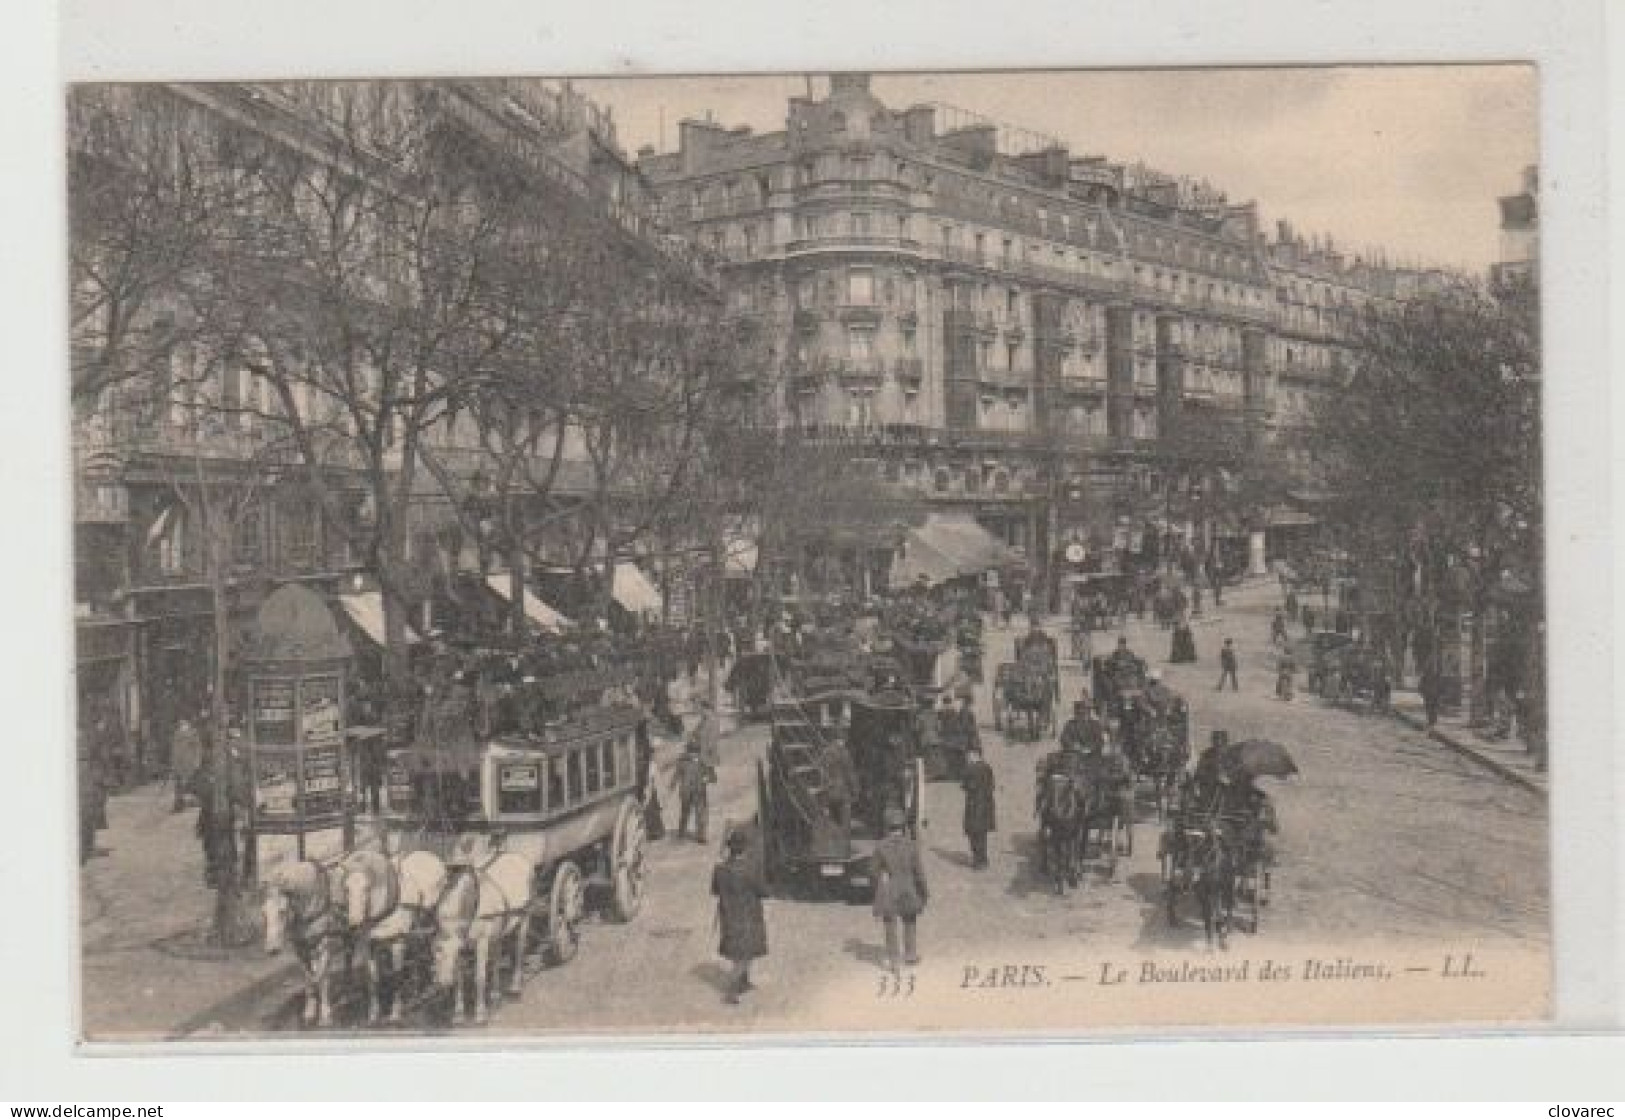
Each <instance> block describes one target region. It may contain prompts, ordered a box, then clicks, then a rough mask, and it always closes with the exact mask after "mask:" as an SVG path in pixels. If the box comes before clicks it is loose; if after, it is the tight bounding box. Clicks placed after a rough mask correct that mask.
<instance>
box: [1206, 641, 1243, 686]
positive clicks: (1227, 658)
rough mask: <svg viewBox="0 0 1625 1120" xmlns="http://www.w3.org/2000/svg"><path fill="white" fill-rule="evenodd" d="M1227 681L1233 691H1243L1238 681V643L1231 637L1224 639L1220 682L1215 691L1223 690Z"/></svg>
mask: <svg viewBox="0 0 1625 1120" xmlns="http://www.w3.org/2000/svg"><path fill="white" fill-rule="evenodd" d="M1225 681H1229V682H1230V691H1231V692H1240V691H1241V685H1240V684H1238V683H1237V681H1236V643H1235V641H1234V640H1233V639H1230V638H1226V639H1225V640H1224V648H1223V649H1221V650H1220V651H1219V683H1218V686H1217V687H1216V688H1214V690H1213V691H1215V692H1223V691H1224V682H1225Z"/></svg>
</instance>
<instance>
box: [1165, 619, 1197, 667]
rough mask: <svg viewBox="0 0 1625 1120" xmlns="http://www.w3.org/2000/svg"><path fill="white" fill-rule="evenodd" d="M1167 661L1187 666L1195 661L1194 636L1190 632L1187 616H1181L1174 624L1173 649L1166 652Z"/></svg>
mask: <svg viewBox="0 0 1625 1120" xmlns="http://www.w3.org/2000/svg"><path fill="white" fill-rule="evenodd" d="M1168 660H1169V661H1170V662H1171V663H1172V664H1175V665H1184V664H1189V663H1191V662H1193V661H1195V660H1196V636H1195V635H1194V634H1193V633H1192V632H1191V622H1190V618H1189V616H1187V615H1184V614H1181V615H1180V616H1179V619H1178V621H1177V622H1175V623H1174V640H1173V648H1172V649H1170V650H1169V651H1168Z"/></svg>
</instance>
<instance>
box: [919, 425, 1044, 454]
mask: <svg viewBox="0 0 1625 1120" xmlns="http://www.w3.org/2000/svg"><path fill="white" fill-rule="evenodd" d="M1043 442H1044V441H1043V437H1042V436H1041V435H1039V433H1037V432H1031V431H1021V432H1011V431H1005V430H1003V429H997V428H950V429H949V430H948V431H947V432H946V433H944V437H943V446H945V447H948V448H956V449H965V450H983V449H986V450H1033V451H1036V450H1041V449H1042V448H1043Z"/></svg>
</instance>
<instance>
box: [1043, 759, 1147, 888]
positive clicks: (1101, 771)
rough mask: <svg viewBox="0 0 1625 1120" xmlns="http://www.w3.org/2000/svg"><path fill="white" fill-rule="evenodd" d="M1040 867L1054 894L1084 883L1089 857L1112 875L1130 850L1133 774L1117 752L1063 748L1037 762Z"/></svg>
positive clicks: (1129, 853) (1130, 854)
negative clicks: (1120, 858)
mask: <svg viewBox="0 0 1625 1120" xmlns="http://www.w3.org/2000/svg"><path fill="white" fill-rule="evenodd" d="M1035 809H1036V813H1037V816H1038V870H1039V873H1040V874H1041V875H1047V876H1049V878H1050V882H1051V884H1052V886H1053V887H1054V890H1055V893H1056V894H1064V893H1066V889H1067V888H1068V887H1078V886H1081V885H1082V883H1083V873H1084V871H1085V869H1086V867H1087V865H1088V864H1089V862H1090V861H1091V859H1097V860H1104V861H1105V864H1106V875H1107V877H1108V878H1115V877H1116V875H1117V859H1118V857H1119V856H1120V855H1126V856H1132V855H1133V854H1134V777H1133V774H1132V773H1131V772H1130V770H1129V769H1128V767H1127V765H1126V764H1125V763H1124V761H1123V759H1122V758H1121V756H1117V755H1108V754H1099V753H1095V754H1088V755H1083V754H1078V753H1076V752H1061V753H1060V754H1059V755H1058V756H1054V755H1052V756H1051V757H1050V758H1047V759H1045V760H1044V761H1043V762H1042V763H1040V764H1039V768H1038V790H1037V796H1036V798H1035Z"/></svg>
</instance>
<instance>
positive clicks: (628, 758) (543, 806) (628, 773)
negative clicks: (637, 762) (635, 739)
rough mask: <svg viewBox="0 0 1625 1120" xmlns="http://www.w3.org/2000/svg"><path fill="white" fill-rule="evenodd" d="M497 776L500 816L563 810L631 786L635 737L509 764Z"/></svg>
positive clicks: (503, 763) (499, 768)
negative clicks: (633, 740)
mask: <svg viewBox="0 0 1625 1120" xmlns="http://www.w3.org/2000/svg"><path fill="white" fill-rule="evenodd" d="M496 772H497V773H496V781H497V811H498V812H501V813H552V812H560V811H563V810H565V809H570V808H573V807H575V806H577V805H580V804H583V803H585V802H587V801H589V800H591V799H592V798H593V797H595V796H596V795H598V794H600V793H609V792H613V791H614V790H616V789H618V788H620V787H621V786H624V785H627V784H629V783H630V782H631V780H632V739H631V736H630V735H619V736H616V737H615V738H613V739H603V740H600V741H598V742H593V743H584V744H582V745H581V746H577V747H572V748H570V749H569V750H564V751H560V752H558V753H557V754H548V755H545V756H543V755H538V756H537V757H536V758H534V759H525V760H522V761H519V760H515V761H507V760H504V761H500V762H498V763H497V764H496Z"/></svg>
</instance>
